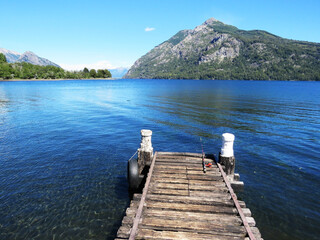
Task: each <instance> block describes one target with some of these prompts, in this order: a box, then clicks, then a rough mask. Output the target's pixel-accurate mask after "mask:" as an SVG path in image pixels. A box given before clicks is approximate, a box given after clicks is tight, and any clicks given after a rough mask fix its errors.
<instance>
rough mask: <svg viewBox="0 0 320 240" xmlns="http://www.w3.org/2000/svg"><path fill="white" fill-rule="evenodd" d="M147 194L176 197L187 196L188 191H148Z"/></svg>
mask: <svg viewBox="0 0 320 240" xmlns="http://www.w3.org/2000/svg"><path fill="white" fill-rule="evenodd" d="M148 193H151V194H162V195H177V196H188V195H189V191H188V189H185V190H183V189H154V188H153V189H149V191H148Z"/></svg>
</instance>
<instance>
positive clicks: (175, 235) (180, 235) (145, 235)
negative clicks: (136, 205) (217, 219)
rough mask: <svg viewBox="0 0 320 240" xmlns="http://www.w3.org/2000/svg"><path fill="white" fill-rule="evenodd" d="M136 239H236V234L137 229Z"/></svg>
mask: <svg viewBox="0 0 320 240" xmlns="http://www.w3.org/2000/svg"><path fill="white" fill-rule="evenodd" d="M136 239H158V240H160V239H166V240H168V239H171V240H180V239H185V240H189V239H190V240H204V239H208V240H210V239H215V240H238V239H239V237H237V236H225V235H214V234H204V233H195V232H184V231H179V232H177V231H156V230H153V229H143V228H142V229H139V232H138V234H137V237H136Z"/></svg>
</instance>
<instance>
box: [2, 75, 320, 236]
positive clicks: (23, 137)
mask: <svg viewBox="0 0 320 240" xmlns="http://www.w3.org/2000/svg"><path fill="white" fill-rule="evenodd" d="M140 129H151V130H152V131H153V136H152V142H153V147H154V149H155V150H158V151H189V152H199V153H200V152H201V144H200V137H201V138H202V142H203V145H204V150H205V152H207V153H218V152H219V148H220V146H221V134H222V133H224V132H231V133H233V134H235V136H236V141H235V156H236V161H237V163H236V172H239V173H240V175H241V180H242V181H244V182H245V189H244V191H243V192H242V193H240V194H238V195H239V197H240V198H242V199H243V200H245V201H246V203H247V206H248V207H249V208H250V209H251V211H252V212H253V216H254V218H255V220H256V221H257V226H258V227H259V229H260V231H261V232H262V235H263V237H264V239H317V238H318V237H319V236H320V230H319V225H320V210H319V209H320V208H319V199H320V172H319V170H320V164H319V163H320V159H319V156H320V144H319V141H320V82H264V81H261V82H260V81H190V80H189V81H184V80H117V81H89V80H88V81H57V82H49V81H48V82H1V83H0V239H10V240H11V239H113V238H114V237H115V234H116V231H117V228H118V227H119V225H120V222H121V219H122V217H123V215H124V212H125V209H126V207H127V205H128V203H129V198H128V191H127V182H126V162H127V160H128V159H129V158H130V156H131V155H132V154H133V153H134V152H135V151H136V149H137V148H138V147H139V142H140Z"/></svg>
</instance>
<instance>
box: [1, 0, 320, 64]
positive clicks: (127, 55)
mask: <svg viewBox="0 0 320 240" xmlns="http://www.w3.org/2000/svg"><path fill="white" fill-rule="evenodd" d="M0 9H1V14H0V32H1V34H0V47H2V48H6V49H9V50H13V51H17V52H21V53H22V52H24V51H28V50H30V51H33V52H35V53H36V54H37V55H39V56H41V57H45V58H48V59H49V60H51V61H53V62H55V63H57V64H59V65H61V66H62V67H64V68H68V69H77V68H78V69H79V68H82V67H83V66H88V67H92V68H102V67H105V68H114V67H130V66H131V65H132V64H133V63H134V61H135V60H137V59H138V58H139V57H141V56H142V55H144V54H146V53H147V52H148V51H149V50H151V49H152V48H153V47H155V46H157V45H159V44H160V43H162V42H164V41H165V40H167V39H168V38H170V37H171V36H172V35H174V34H175V33H176V32H178V31H179V30H182V29H193V28H194V27H196V26H197V25H200V24H202V23H203V22H204V21H205V20H206V19H208V18H210V17H214V18H216V19H218V20H220V21H222V22H224V23H227V24H232V25H234V26H236V27H238V28H240V29H245V30H253V29H261V30H266V31H268V32H271V33H273V34H276V35H279V36H281V37H285V38H289V39H296V40H305V41H312V42H320V31H319V30H320V14H319V13H320V1H319V0H303V1H298V0H290V1H289V0H275V1H274V0H266V1H264V0H241V1H240V0H234V1H232V0H229V1H227V0H225V1H222V0H196V1H195V0H192V1H191V0H140V1H139V0H136V1H134V0H122V1H121V0H118V1H116V0H113V1H108V0H91V1H82V0H77V1H74V0H62V1H61V0H57V1H44V0H41V1H35V0H28V1H22V0H0ZM146 30H149V31H146Z"/></svg>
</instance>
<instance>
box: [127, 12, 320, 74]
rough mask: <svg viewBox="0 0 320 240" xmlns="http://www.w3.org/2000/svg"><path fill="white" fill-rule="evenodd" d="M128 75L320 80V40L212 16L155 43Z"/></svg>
mask: <svg viewBox="0 0 320 240" xmlns="http://www.w3.org/2000/svg"><path fill="white" fill-rule="evenodd" d="M124 78H165V79H256V80H320V44H319V43H311V42H304V41H295V40H289V39H284V38H281V37H278V36H275V35H273V34H271V33H268V32H266V31H261V30H252V31H245V30H240V29H238V28H236V27H234V26H231V25H227V24H224V23H222V22H220V21H218V20H216V19H214V18H210V19H208V20H207V21H205V22H204V23H203V24H202V25H200V26H197V27H196V28H195V29H193V30H182V31H180V32H178V33H177V34H175V35H174V36H173V37H171V38H170V39H169V40H167V41H165V42H163V43H162V44H160V45H158V46H156V47H155V48H153V49H152V50H151V51H150V52H148V53H147V54H146V55H144V56H142V57H141V58H139V59H138V60H137V61H136V62H135V63H134V65H133V66H132V67H131V68H130V69H129V71H128V73H127V74H126V75H125V76H124Z"/></svg>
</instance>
